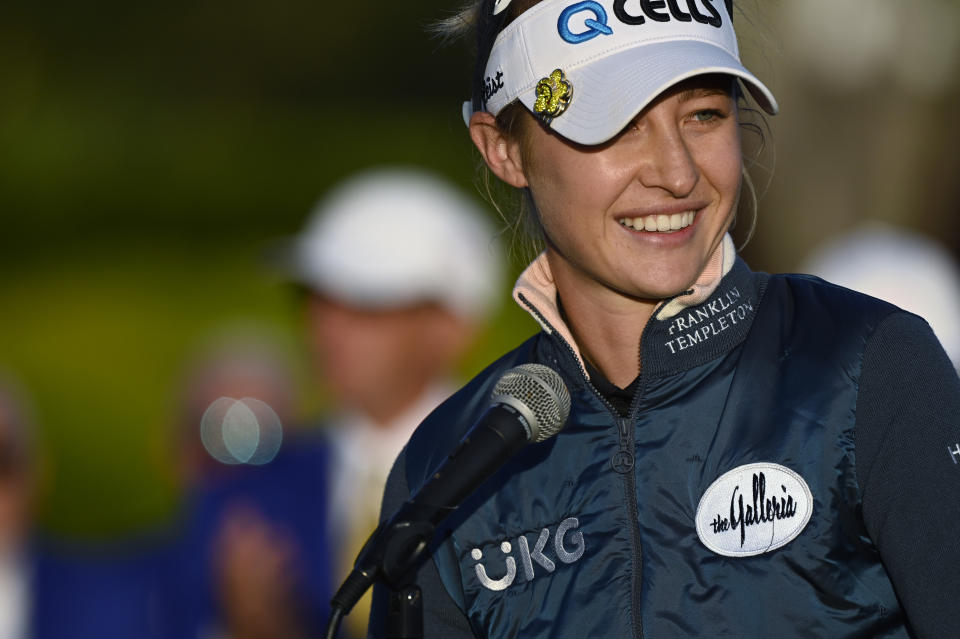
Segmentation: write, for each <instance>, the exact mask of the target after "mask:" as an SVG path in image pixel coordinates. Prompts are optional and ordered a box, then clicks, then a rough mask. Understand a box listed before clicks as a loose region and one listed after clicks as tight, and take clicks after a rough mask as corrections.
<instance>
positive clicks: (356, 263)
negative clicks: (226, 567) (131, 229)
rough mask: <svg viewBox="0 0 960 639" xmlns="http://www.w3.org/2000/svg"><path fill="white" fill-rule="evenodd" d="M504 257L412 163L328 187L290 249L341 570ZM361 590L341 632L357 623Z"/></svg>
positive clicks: (459, 204)
mask: <svg viewBox="0 0 960 639" xmlns="http://www.w3.org/2000/svg"><path fill="white" fill-rule="evenodd" d="M501 261H502V260H501V256H500V255H499V251H498V246H497V244H496V242H495V236H494V231H493V229H492V228H491V226H490V225H489V224H488V223H487V222H486V219H485V216H484V213H483V211H482V210H481V209H479V208H478V207H477V206H476V205H475V204H474V203H473V202H472V201H471V200H469V199H468V198H466V197H465V196H464V195H462V194H461V193H460V192H458V191H457V190H456V189H455V188H454V187H452V186H450V185H449V184H447V183H446V182H444V181H443V180H441V179H440V178H438V177H436V176H434V175H432V174H429V173H426V172H424V171H422V170H415V169H409V168H382V169H373V170H369V171H366V172H363V173H360V174H358V175H355V176H353V177H351V178H349V179H348V180H346V181H345V182H344V183H342V184H340V185H339V186H337V187H336V188H334V190H333V191H332V192H331V193H329V194H328V195H327V196H326V197H325V198H324V199H323V200H322V201H321V202H320V203H319V204H318V205H317V206H316V208H315V209H314V211H313V213H312V214H311V217H310V219H309V221H308V223H307V225H306V227H305V229H304V230H303V232H302V233H301V234H300V236H299V237H298V238H296V240H295V241H294V243H293V245H292V247H291V250H290V251H289V253H288V254H287V258H286V260H285V267H286V272H287V273H288V274H289V277H290V278H291V279H292V280H293V281H294V282H296V283H297V284H298V285H299V286H300V287H301V288H302V290H303V292H304V305H305V309H304V310H305V328H306V337H307V339H308V341H309V345H310V350H311V353H312V355H313V361H314V363H315V366H316V371H317V383H318V387H320V388H322V389H325V391H326V392H327V393H328V394H329V397H330V401H331V403H332V409H331V411H330V413H329V415H328V416H327V417H326V418H325V419H324V424H323V432H324V433H326V434H327V435H328V437H329V442H330V445H331V452H332V455H331V467H330V473H329V484H330V491H331V492H330V500H331V503H330V510H329V523H330V535H331V539H332V541H333V544H334V546H333V547H334V548H335V553H336V565H337V572H336V575H337V579H336V582H337V583H339V582H340V581H341V580H342V578H344V577H345V576H346V575H347V574H348V572H349V569H350V568H352V565H353V560H354V559H355V558H356V555H357V553H358V552H359V550H360V548H361V546H362V545H363V543H364V542H365V541H366V539H367V537H368V536H369V535H370V533H371V532H372V531H373V530H374V528H375V527H376V525H377V523H378V515H379V511H380V498H381V495H382V494H383V488H384V485H385V484H386V478H387V475H388V473H389V471H390V467H391V465H392V463H393V460H394V459H395V458H396V456H397V454H398V453H399V452H400V450H401V448H403V446H404V445H405V444H406V442H407V439H408V438H409V436H410V434H411V433H412V432H413V431H414V429H415V428H416V427H417V425H418V424H419V423H420V422H421V421H422V420H423V418H424V417H426V415H427V414H428V413H430V412H431V411H432V410H433V409H434V408H435V407H436V406H437V405H438V404H439V403H440V402H441V401H443V400H444V399H446V397H447V396H448V395H449V394H450V393H451V392H452V390H453V388H454V385H453V383H452V382H451V379H452V376H453V374H454V368H455V366H456V364H457V363H458V362H459V361H460V360H461V358H462V356H463V355H464V354H465V351H466V350H467V348H468V347H469V346H471V344H472V343H473V341H474V338H475V337H476V335H477V333H478V330H479V329H480V328H481V327H482V326H483V324H484V320H485V319H486V318H487V316H488V314H489V313H490V312H491V310H492V308H493V302H494V300H495V299H496V297H497V293H498V291H499V290H500V285H501V270H500V269H501ZM368 601H369V600H368V599H367V600H364V601H363V602H361V609H362V610H363V612H359V613H358V614H355V615H352V616H351V618H350V622H351V624H350V625H348V626H347V630H348V633H349V636H357V637H359V636H364V634H365V629H366V616H367V615H366V612H365V610H366V607H367V606H369V603H368Z"/></svg>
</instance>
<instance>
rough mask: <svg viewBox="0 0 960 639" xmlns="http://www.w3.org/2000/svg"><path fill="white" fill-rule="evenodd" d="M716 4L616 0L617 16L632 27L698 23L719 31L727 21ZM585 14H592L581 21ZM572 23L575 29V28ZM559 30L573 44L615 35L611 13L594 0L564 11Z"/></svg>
mask: <svg viewBox="0 0 960 639" xmlns="http://www.w3.org/2000/svg"><path fill="white" fill-rule="evenodd" d="M713 2H714V0H614V3H613V13H614V15H615V16H616V18H617V20H619V21H620V22H622V23H623V24H625V25H630V26H636V25H641V24H645V23H646V22H647V20H652V21H654V22H670V21H676V22H697V23H699V24H706V25H710V26H711V27H716V28H718V29H719V28H720V27H721V25H722V24H723V19H722V17H721V14H720V11H719V9H717V8H716V7H715V6H713ZM630 5H634V6H633V7H631V6H630ZM681 5H684V6H685V7H686V8H684V7H683V6H681ZM631 8H632V9H633V10H632V11H631V10H630V9H631ZM584 13H586V14H589V15H588V16H587V17H584V18H583V20H582V21H580V20H579V16H580V14H584ZM574 16H577V17H578V20H577V21H574V20H573V18H574ZM572 22H573V23H574V25H575V26H571V23H572ZM557 31H558V32H559V33H560V37H561V38H563V39H564V41H566V42H569V43H570V44H580V43H582V42H587V41H588V40H593V39H594V38H596V37H597V36H601V35H613V29H612V28H611V27H610V24H609V23H608V19H607V10H606V9H604V8H603V5H601V4H600V3H599V2H594V1H593V0H588V1H587V2H578V3H576V4H572V5H570V6H569V7H567V8H566V9H564V10H563V12H562V13H561V14H560V17H559V19H558V20H557Z"/></svg>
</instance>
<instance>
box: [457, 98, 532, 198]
mask: <svg viewBox="0 0 960 639" xmlns="http://www.w3.org/2000/svg"><path fill="white" fill-rule="evenodd" d="M470 139H471V140H473V143H474V144H475V145H476V147H477V149H478V150H479V151H480V155H482V156H483V161H484V162H486V163H487V166H488V167H490V170H491V171H493V174H494V175H496V176H497V177H498V178H500V179H501V180H503V181H504V182H506V183H507V184H509V185H511V186H515V187H517V188H523V187H525V186H527V176H526V175H525V174H524V172H523V156H522V154H521V153H520V142H519V141H518V140H513V139H511V138H508V137H507V136H506V135H505V134H504V133H503V131H501V130H500V127H498V126H497V120H496V118H494V117H493V116H492V115H491V114H489V113H486V112H485V111H477V112H475V113H474V114H473V115H472V116H470Z"/></svg>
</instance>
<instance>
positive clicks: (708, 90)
mask: <svg viewBox="0 0 960 639" xmlns="http://www.w3.org/2000/svg"><path fill="white" fill-rule="evenodd" d="M711 95H724V96H728V95H730V93H729V91H725V90H723V89H721V88H720V87H692V88H690V89H684V90H683V91H681V92H680V93H678V94H677V97H678V98H679V99H680V101H681V102H683V101H686V100H693V99H695V98H705V97H709V96H711Z"/></svg>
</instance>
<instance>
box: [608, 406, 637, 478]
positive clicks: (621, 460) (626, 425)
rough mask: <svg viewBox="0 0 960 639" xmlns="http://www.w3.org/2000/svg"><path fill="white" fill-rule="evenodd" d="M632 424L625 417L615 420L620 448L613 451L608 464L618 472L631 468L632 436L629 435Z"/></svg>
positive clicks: (632, 462) (632, 459) (628, 470)
mask: <svg viewBox="0 0 960 639" xmlns="http://www.w3.org/2000/svg"><path fill="white" fill-rule="evenodd" d="M631 426H632V424H631V422H630V420H629V419H627V418H626V417H621V418H620V419H618V420H617V428H618V429H619V431H620V450H618V451H617V452H615V453H614V454H613V456H612V457H611V458H610V465H611V466H613V470H615V471H616V472H618V473H620V474H621V475H622V474H624V473H629V472H630V471H631V470H633V464H634V458H633V450H632V449H633V438H632V437H631V436H630V428H631Z"/></svg>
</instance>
